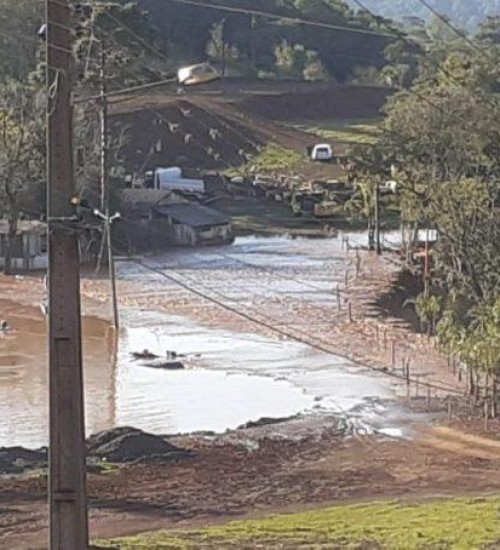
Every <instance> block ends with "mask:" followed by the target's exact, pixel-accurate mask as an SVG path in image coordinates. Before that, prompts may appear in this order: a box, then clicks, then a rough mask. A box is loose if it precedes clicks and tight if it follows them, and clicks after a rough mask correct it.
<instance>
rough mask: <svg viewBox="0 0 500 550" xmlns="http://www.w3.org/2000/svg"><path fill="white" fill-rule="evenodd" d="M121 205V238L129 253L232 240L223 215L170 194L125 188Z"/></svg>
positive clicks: (227, 220)
mask: <svg viewBox="0 0 500 550" xmlns="http://www.w3.org/2000/svg"><path fill="white" fill-rule="evenodd" d="M121 203H122V205H121V208H122V211H123V215H124V218H125V219H124V221H125V223H124V224H122V231H123V232H124V233H125V234H124V235H122V237H125V239H126V241H127V242H128V244H129V246H128V249H129V251H131V250H134V251H137V250H148V249H150V250H154V249H161V248H165V247H168V246H205V245H217V244H226V243H231V242H233V240H234V234H233V230H232V227H231V222H230V220H229V219H228V218H227V217H226V216H224V215H223V214H221V213H220V212H217V211H216V210H213V209H212V208H208V207H207V206H203V205H201V204H199V203H196V202H190V201H188V200H186V199H185V198H184V197H182V196H181V195H179V194H177V193H174V192H171V191H163V190H159V189H126V190H124V191H123V192H122V197H121ZM127 222H129V223H127ZM131 224H132V227H131ZM117 227H118V226H117ZM122 240H123V239H122Z"/></svg>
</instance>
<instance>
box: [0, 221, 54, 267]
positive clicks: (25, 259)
mask: <svg viewBox="0 0 500 550" xmlns="http://www.w3.org/2000/svg"><path fill="white" fill-rule="evenodd" d="M8 234H9V223H8V221H7V220H0V267H2V268H3V267H5V256H6V254H7V250H8V247H9V236H8ZM13 245H14V247H13V253H12V268H13V269H15V270H20V271H33V270H37V269H46V268H47V264H48V262H47V226H46V224H45V223H43V222H40V221H26V220H20V221H19V222H18V224H17V233H16V237H15V241H14V243H13Z"/></svg>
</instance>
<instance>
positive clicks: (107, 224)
mask: <svg viewBox="0 0 500 550" xmlns="http://www.w3.org/2000/svg"><path fill="white" fill-rule="evenodd" d="M94 216H97V217H98V218H101V219H102V220H103V221H104V231H105V235H106V246H107V248H108V269H109V282H110V285H111V299H112V305H113V326H114V327H115V329H116V330H118V329H119V328H120V322H119V315H118V298H117V295H116V275H115V259H114V257H113V246H112V242H111V226H112V225H113V222H115V221H116V220H119V219H120V218H121V214H120V213H119V212H116V213H115V214H114V215H113V216H110V215H109V207H108V206H107V207H106V212H105V213H103V212H102V211H100V210H98V209H97V208H96V209H94ZM103 240H104V235H103Z"/></svg>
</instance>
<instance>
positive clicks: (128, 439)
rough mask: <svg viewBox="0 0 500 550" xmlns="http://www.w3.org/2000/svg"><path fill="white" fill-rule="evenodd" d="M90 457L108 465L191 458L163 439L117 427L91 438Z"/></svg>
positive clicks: (187, 452)
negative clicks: (111, 463) (101, 460)
mask: <svg viewBox="0 0 500 550" xmlns="http://www.w3.org/2000/svg"><path fill="white" fill-rule="evenodd" d="M87 455H88V456H90V457H96V458H100V459H105V460H107V461H108V462H114V463H125V462H136V461H146V462H155V461H158V460H160V461H161V460H164V459H168V460H170V459H173V460H175V459H182V458H187V457H189V456H191V453H190V452H189V451H185V450H183V449H180V448H179V447H176V446H175V445H172V444H171V443H168V442H167V441H165V439H163V438H162V437H159V436H157V435H152V434H148V433H146V432H143V431H142V430H138V429H136V428H129V427H123V428H114V429H112V430H105V431H103V432H99V433H97V434H95V435H93V436H91V437H90V438H89V439H88V441H87Z"/></svg>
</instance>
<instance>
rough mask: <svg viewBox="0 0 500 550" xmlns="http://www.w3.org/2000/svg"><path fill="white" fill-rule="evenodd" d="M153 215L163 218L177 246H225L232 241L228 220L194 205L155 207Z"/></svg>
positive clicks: (203, 207) (215, 211)
mask: <svg viewBox="0 0 500 550" xmlns="http://www.w3.org/2000/svg"><path fill="white" fill-rule="evenodd" d="M154 211H155V215H156V216H159V217H162V218H165V219H166V220H167V221H168V223H169V225H171V226H172V228H173V231H174V243H175V244H176V245H179V246H197V245H214V244H227V243H231V242H233V240H234V234H233V230H232V227H231V221H230V220H229V218H227V217H226V216H224V215H223V214H221V213H220V212H217V210H213V209H212V208H208V207H207V206H202V205H200V204H196V203H187V202H186V203H177V204H169V205H157V206H156V207H155V209H154Z"/></svg>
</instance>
